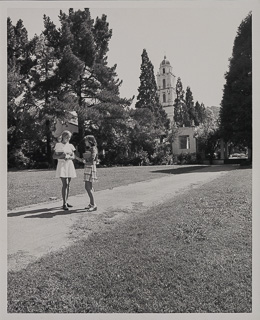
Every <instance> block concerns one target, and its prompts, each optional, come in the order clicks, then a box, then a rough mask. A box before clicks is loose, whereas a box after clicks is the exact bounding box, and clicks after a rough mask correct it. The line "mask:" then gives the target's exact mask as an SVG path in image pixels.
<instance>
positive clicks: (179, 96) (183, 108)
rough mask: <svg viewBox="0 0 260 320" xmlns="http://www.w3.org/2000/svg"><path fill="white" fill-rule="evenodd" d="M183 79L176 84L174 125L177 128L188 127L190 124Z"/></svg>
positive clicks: (179, 79)
mask: <svg viewBox="0 0 260 320" xmlns="http://www.w3.org/2000/svg"><path fill="white" fill-rule="evenodd" d="M184 93H185V92H184V90H183V86H182V82H181V78H180V77H179V78H178V79H177V83H176V99H175V100H174V123H175V125H176V126H177V127H182V126H183V125H185V126H187V125H188V124H189V115H188V110H187V105H186V101H185V98H184Z"/></svg>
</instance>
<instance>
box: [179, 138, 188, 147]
mask: <svg viewBox="0 0 260 320" xmlns="http://www.w3.org/2000/svg"><path fill="white" fill-rule="evenodd" d="M179 145H180V149H190V137H189V136H179Z"/></svg>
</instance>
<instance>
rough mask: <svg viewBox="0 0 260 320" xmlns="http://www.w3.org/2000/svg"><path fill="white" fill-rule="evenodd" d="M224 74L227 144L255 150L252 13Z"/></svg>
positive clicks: (223, 122) (223, 121)
mask: <svg viewBox="0 0 260 320" xmlns="http://www.w3.org/2000/svg"><path fill="white" fill-rule="evenodd" d="M229 61H230V63H229V71H228V72H227V73H226V74H225V79H226V84H225V85H224V92H223V98H222V102H221V109H220V128H221V135H222V137H223V139H224V141H226V142H228V141H230V142H233V143H234V144H240V145H243V146H244V147H248V148H250V149H251V148H252V13H251V12H250V13H249V14H248V16H247V17H246V18H245V19H244V20H243V21H242V22H241V24H240V26H239V27H238V31H237V35H236V38H235V40H234V46H233V52H232V57H231V58H230V59H229Z"/></svg>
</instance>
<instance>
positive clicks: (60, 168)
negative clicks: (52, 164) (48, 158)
mask: <svg viewBox="0 0 260 320" xmlns="http://www.w3.org/2000/svg"><path fill="white" fill-rule="evenodd" d="M61 137H62V139H61V142H58V143H56V145H55V148H54V154H53V158H54V159H58V164H57V168H56V178H60V179H61V181H62V190H61V193H62V199H63V209H64V210H68V208H70V207H72V205H70V204H68V202H67V201H68V197H69V190H70V181H71V178H76V170H75V167H74V163H73V161H72V160H73V159H74V157H75V156H74V151H75V150H76V149H75V147H74V146H73V145H72V144H70V143H69V141H70V138H71V132H70V131H68V130H65V131H63V132H62V135H61Z"/></svg>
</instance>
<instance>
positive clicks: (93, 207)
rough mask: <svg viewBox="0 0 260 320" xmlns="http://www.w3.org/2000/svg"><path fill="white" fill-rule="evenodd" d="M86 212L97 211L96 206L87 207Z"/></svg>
mask: <svg viewBox="0 0 260 320" xmlns="http://www.w3.org/2000/svg"><path fill="white" fill-rule="evenodd" d="M87 211H88V212H92V211H97V206H91V207H90V208H89V209H87Z"/></svg>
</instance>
